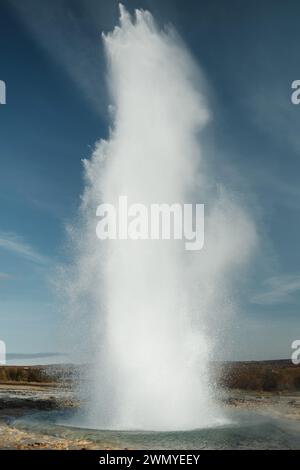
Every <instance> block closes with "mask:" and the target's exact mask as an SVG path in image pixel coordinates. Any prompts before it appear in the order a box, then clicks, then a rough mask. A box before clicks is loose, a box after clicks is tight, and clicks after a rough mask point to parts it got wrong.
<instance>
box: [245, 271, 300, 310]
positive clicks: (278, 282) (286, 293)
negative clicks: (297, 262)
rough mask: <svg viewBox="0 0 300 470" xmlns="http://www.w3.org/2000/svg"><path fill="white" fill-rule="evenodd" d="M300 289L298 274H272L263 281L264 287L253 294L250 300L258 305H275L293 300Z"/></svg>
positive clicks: (299, 276)
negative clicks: (272, 275)
mask: <svg viewBox="0 0 300 470" xmlns="http://www.w3.org/2000/svg"><path fill="white" fill-rule="evenodd" d="M299 291H300V274H299V275H294V276H292V275H285V276H274V277H271V278H269V279H267V280H266V281H265V282H264V289H263V290H262V291H261V292H259V293H257V294H255V295H254V296H253V297H252V299H251V302H252V303H254V304H259V305H275V304H281V303H284V302H289V301H291V300H293V295H295V294H296V293H297V292H299Z"/></svg>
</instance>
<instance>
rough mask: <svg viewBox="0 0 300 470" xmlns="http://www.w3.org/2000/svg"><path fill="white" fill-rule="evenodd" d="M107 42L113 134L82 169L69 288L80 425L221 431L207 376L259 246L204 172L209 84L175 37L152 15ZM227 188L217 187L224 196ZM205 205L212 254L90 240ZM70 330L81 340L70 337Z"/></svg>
mask: <svg viewBox="0 0 300 470" xmlns="http://www.w3.org/2000/svg"><path fill="white" fill-rule="evenodd" d="M120 12H121V15H120V25H119V26H117V27H116V28H115V29H114V30H113V31H112V32H111V33H109V34H107V35H104V36H103V41H104V47H105V51H106V56H107V63H108V85H109V91H110V96H111V102H112V105H111V106H110V118H111V124H110V133H109V138H108V139H107V140H101V141H100V142H98V143H97V145H96V148H95V150H94V152H93V155H92V157H91V159H90V160H86V161H85V164H84V166H85V190H84V193H83V195H82V204H81V208H80V215H79V218H78V221H77V222H76V224H74V226H73V227H72V228H71V229H70V235H71V241H72V246H73V263H72V265H71V266H70V267H69V269H67V271H66V277H65V279H64V286H65V287H66V289H67V293H68V299H69V312H70V313H69V315H70V316H69V318H70V322H69V325H70V326H69V330H68V331H71V330H72V332H73V336H74V338H75V344H76V347H75V352H76V354H77V360H78V359H80V361H81V362H83V363H85V364H90V367H89V370H88V374H87V377H85V379H84V380H82V381H81V386H80V393H81V395H82V398H83V401H84V403H85V405H84V406H85V414H84V416H85V418H84V425H85V426H90V427H93V428H100V429H104V428H109V429H113V428H114V429H144V430H183V429H192V428H200V427H206V426H212V425H214V424H218V423H220V422H222V421H223V419H224V417H223V414H222V412H221V410H220V409H219V406H218V404H217V400H216V397H215V387H214V385H213V381H212V379H211V374H210V366H209V364H210V361H213V360H214V347H215V345H216V343H217V342H218V338H219V336H220V335H221V334H222V328H223V325H224V322H225V321H227V320H226V319H227V318H228V317H229V316H230V314H231V313H232V311H233V310H234V302H233V299H232V296H231V285H232V282H233V280H234V277H235V276H236V273H237V271H238V270H239V269H240V268H241V267H242V266H243V265H244V264H245V262H246V261H247V259H248V257H249V254H250V253H251V250H252V248H253V246H254V244H255V228H254V226H253V223H252V221H251V219H250V218H249V216H248V214H247V213H246V212H245V210H244V209H243V208H242V207H241V206H240V205H239V204H238V203H237V202H236V201H235V199H234V198H232V197H231V196H230V193H229V192H228V190H226V189H225V188H221V185H220V183H219V184H218V190H217V191H212V190H211V188H213V187H214V185H215V182H214V180H213V176H212V175H211V176H209V173H207V164H208V162H207V161H206V160H205V155H204V152H203V150H202V146H201V131H202V129H203V128H204V126H205V124H206V122H207V120H208V118H209V112H208V108H207V105H206V100H205V94H206V89H207V88H206V84H205V81H204V79H203V77H202V74H201V72H200V71H199V70H198V68H197V66H196V64H195V63H194V61H193V60H192V58H191V56H190V55H189V53H188V52H187V50H186V48H185V47H184V45H183V44H182V42H181V41H180V40H179V39H178V37H177V36H176V34H175V32H174V31H173V30H172V29H170V28H169V29H168V28H165V29H163V30H160V29H159V28H158V27H157V26H156V24H155V22H154V20H153V17H152V16H151V14H150V13H149V12H147V11H142V10H137V11H136V12H135V17H134V18H131V17H130V15H129V14H128V13H127V12H126V11H125V9H124V8H123V7H122V6H121V7H120ZM220 188H221V189H220ZM120 195H126V196H127V198H128V201H129V204H132V203H140V204H144V205H150V204H152V203H166V204H172V203H174V202H179V203H181V204H184V203H188V202H193V201H196V202H200V203H201V202H204V201H207V200H209V204H207V207H206V212H205V246H204V248H203V249H202V250H201V251H198V252H189V251H186V250H185V249H184V242H183V241H182V240H136V241H135V240H106V241H105V242H103V241H101V242H100V241H99V240H98V239H97V237H96V224H97V218H96V208H97V206H98V205H99V204H101V203H103V202H104V203H110V204H117V201H118V198H119V197H120ZM229 299H230V300H229ZM72 326H73V328H71V327H72Z"/></svg>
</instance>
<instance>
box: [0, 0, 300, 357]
mask: <svg viewBox="0 0 300 470" xmlns="http://www.w3.org/2000/svg"><path fill="white" fill-rule="evenodd" d="M123 3H124V4H125V5H126V6H127V7H128V8H129V10H132V9H133V8H134V7H142V8H147V9H149V10H150V11H151V12H152V13H153V15H154V16H155V18H156V20H157V21H158V22H159V23H160V24H164V23H172V24H173V25H174V26H175V28H176V29H177V31H178V32H179V34H180V35H181V36H182V38H183V40H184V41H185V43H186V44H187V46H188V47H189V49H190V50H191V52H192V54H193V55H194V57H195V59H196V60H197V61H198V62H199V64H200V66H201V67H202V69H203V71H204V73H205V75H206V78H207V80H208V83H209V86H210V91H211V96H210V107H211V110H212V115H213V120H212V124H211V127H210V132H209V137H208V139H209V141H210V145H211V147H212V148H213V151H212V157H211V158H212V164H213V165H215V167H216V168H218V169H219V170H218V171H219V174H220V177H221V178H222V181H223V182H225V184H226V182H227V183H228V184H229V185H230V186H231V187H232V188H233V190H236V191H238V192H239V193H240V194H242V195H243V197H245V199H247V201H248V204H249V205H250V206H251V208H252V210H253V213H255V217H256V221H257V227H258V231H259V236H260V248H259V253H258V254H257V257H256V259H254V260H253V263H252V270H251V273H250V274H249V277H248V278H247V282H246V283H245V284H246V285H245V287H244V292H243V301H242V302H241V305H240V309H239V312H240V313H239V316H238V319H237V321H236V328H235V330H234V331H233V334H232V337H233V347H232V348H233V353H232V354H233V358H235V359H264V358H266V359H267V358H277V357H289V356H290V352H291V350H290V345H291V342H292V341H293V340H294V339H298V338H299V337H300V321H299V314H300V250H299V249H298V240H299V235H300V222H299V210H300V187H299V172H300V158H299V151H300V137H299V125H300V106H295V105H293V104H292V103H291V99H290V97H291V83H292V81H294V80H296V79H300V60H299V51H298V45H299V41H300V31H299V24H298V21H299V15H300V4H299V2H297V1H292V0H287V1H285V2H282V1H277V0H263V1H258V0H254V1H251V2H250V1H244V0H239V1H234V0H228V1H226V2H224V1H223V0H217V1H216V0H215V1H214V0H210V1H208V0H206V1H199V0H198V1H196V0H194V1H192V0H186V1H185V2H180V1H174V0H173V1H171V0H148V1H145V0H143V1H142V0H141V1H130V2H129V1H127V2H126V1H124V2H123ZM117 17H118V8H117V2H115V1H112V0H97V1H96V0H85V1H83V0H64V1H63V0H51V1H50V0H26V2H22V1H21V0H0V36H1V39H0V79H1V80H4V81H5V82H6V85H7V104H6V105H5V106H0V159H1V166H0V168H1V170H0V188H1V192H0V196H1V197H0V209H1V219H0V337H1V339H3V340H4V341H6V343H7V348H8V351H9V352H10V353H27V354H29V353H37V352H46V351H63V345H62V344H61V337H60V336H61V335H60V334H59V332H60V325H61V320H62V313H61V309H60V305H59V301H58V300H57V299H56V297H55V295H54V294H53V291H52V288H51V283H50V282H49V280H50V279H51V278H52V277H53V272H55V267H56V266H57V265H58V264H59V263H61V262H63V261H64V259H65V246H64V243H65V235H64V233H65V232H64V227H65V224H66V223H67V222H68V221H69V220H71V219H72V217H73V216H74V214H75V213H76V208H77V207H78V204H79V196H80V193H81V191H82V187H83V186H82V185H83V182H82V165H81V159H82V158H86V157H88V156H89V155H90V152H91V149H92V147H93V145H94V143H95V142H96V141H97V140H98V139H99V138H101V137H105V136H106V135H107V132H108V131H107V105H108V104H109V103H108V100H107V93H106V87H105V68H104V67H105V66H104V58H103V51H102V45H101V32H102V31H108V30H111V29H112V28H113V26H114V25H115V23H116V21H117Z"/></svg>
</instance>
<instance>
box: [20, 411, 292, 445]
mask: <svg viewBox="0 0 300 470" xmlns="http://www.w3.org/2000/svg"><path fill="white" fill-rule="evenodd" d="M77 417H78V416H77ZM74 420H76V415H75V414H74V412H69V411H67V412H66V411H63V412H57V411H51V412H36V413H33V414H30V415H27V416H23V417H22V418H19V419H16V420H15V421H14V422H13V424H14V426H16V427H17V428H19V429H25V430H27V431H28V430H29V431H30V430H32V431H34V432H41V433H45V434H48V435H52V436H56V437H61V438H66V439H69V440H70V441H72V440H75V439H85V440H89V441H92V442H95V443H99V449H105V448H120V449H124V448H129V449H186V450H189V449H299V448H300V423H298V422H292V421H288V420H284V419H275V418H272V417H269V416H263V415H259V414H255V413H249V412H240V411H239V412H232V413H230V416H228V421H227V423H226V424H220V425H219V426H215V427H210V428H202V429H193V430H189V431H171V432H170V431H168V432H156V431H140V430H139V431H137V430H131V431H118V430H98V429H89V428H83V427H79V426H75V425H74V424H73V422H74ZM69 423H72V424H71V425H69Z"/></svg>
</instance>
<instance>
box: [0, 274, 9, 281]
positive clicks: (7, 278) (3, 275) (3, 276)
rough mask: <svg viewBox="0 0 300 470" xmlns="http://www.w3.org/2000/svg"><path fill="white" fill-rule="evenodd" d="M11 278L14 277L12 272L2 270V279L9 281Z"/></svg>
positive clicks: (0, 276)
mask: <svg viewBox="0 0 300 470" xmlns="http://www.w3.org/2000/svg"><path fill="white" fill-rule="evenodd" d="M10 279H12V277H11V275H10V274H8V273H3V272H0V281H9V280H10Z"/></svg>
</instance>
